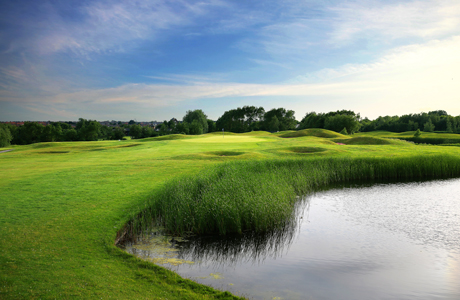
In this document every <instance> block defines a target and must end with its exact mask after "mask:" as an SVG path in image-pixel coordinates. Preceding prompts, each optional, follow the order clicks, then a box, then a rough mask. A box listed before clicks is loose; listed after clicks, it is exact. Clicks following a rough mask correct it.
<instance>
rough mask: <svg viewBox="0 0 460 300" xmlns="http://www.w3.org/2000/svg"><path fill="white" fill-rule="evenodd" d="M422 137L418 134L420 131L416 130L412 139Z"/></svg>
mask: <svg viewBox="0 0 460 300" xmlns="http://www.w3.org/2000/svg"><path fill="white" fill-rule="evenodd" d="M421 135H422V133H421V132H420V129H418V128H417V130H416V131H415V133H414V137H416V138H418V137H420V136H421Z"/></svg>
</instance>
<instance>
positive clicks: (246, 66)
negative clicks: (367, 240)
mask: <svg viewBox="0 0 460 300" xmlns="http://www.w3.org/2000/svg"><path fill="white" fill-rule="evenodd" d="M245 105H253V106H263V107H264V108H265V110H266V111H268V110H270V109H273V108H279V107H284V108H286V109H289V110H293V111H295V117H296V119H297V120H301V119H302V118H303V117H304V116H305V114H306V113H308V112H312V111H315V112H329V111H336V110H341V109H347V110H354V111H355V112H357V113H360V114H361V116H362V117H368V118H370V119H375V118H377V117H378V116H384V115H392V116H393V115H403V114H410V113H420V112H428V111H431V110H445V111H447V112H448V113H449V114H451V115H454V116H457V115H460V1H452V0H425V1H405V0H399V1H394V0H382V1H379V0H360V1H343V0H342V1H336V0H303V1H300V0H284V1H278V0H276V1H271V0H261V1H259V0H253V1H243V0H234V1H226V0H198V1H186V0H177V1H176V0H165V1H161V0H145V1H136V0H131V1H117V0H113V1H105V0H103V1H88V0H78V1H73V0H54V1H42V0H31V1H27V0H18V1H1V2H0V121H39V120H40V121H47V120H51V121H60V120H61V121H70V120H78V118H85V119H96V120H99V121H103V120H123V121H129V120H136V121H155V120H157V121H163V120H169V119H171V118H173V117H174V118H177V119H182V117H183V116H184V115H185V113H186V111H188V110H194V109H202V110H203V111H204V112H205V114H206V115H207V116H208V117H209V118H210V119H214V120H217V119H218V118H219V117H220V116H221V115H222V114H223V113H224V112H225V111H227V110H230V109H235V108H237V107H242V106H245Z"/></svg>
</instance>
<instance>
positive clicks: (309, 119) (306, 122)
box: [298, 111, 326, 129]
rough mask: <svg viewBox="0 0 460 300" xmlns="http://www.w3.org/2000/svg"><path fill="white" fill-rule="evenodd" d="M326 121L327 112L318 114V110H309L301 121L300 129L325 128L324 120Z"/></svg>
mask: <svg viewBox="0 0 460 300" xmlns="http://www.w3.org/2000/svg"><path fill="white" fill-rule="evenodd" d="M325 121H326V115H325V114H322V113H320V114H317V113H316V112H314V111H313V112H309V113H307V114H306V115H305V117H303V119H302V120H301V121H300V124H299V127H298V129H307V128H324V122H325Z"/></svg>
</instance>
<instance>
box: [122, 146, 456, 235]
mask: <svg viewBox="0 0 460 300" xmlns="http://www.w3.org/2000/svg"><path fill="white" fill-rule="evenodd" d="M455 176H460V158H458V157H454V156H449V155H430V156H411V157H397V158H344V157H332V158H313V159H302V158H294V159H292V158H289V159H276V160H257V161H231V162H228V163H225V164H222V165H219V166H217V167H215V168H214V169H211V170H208V171H206V172H203V173H200V174H197V175H196V176H194V177H183V178H178V179H174V180H172V181H169V182H168V183H167V184H166V185H165V186H164V187H163V188H162V189H161V191H160V192H158V193H156V194H155V195H153V196H152V197H151V198H150V199H149V200H148V202H147V203H146V206H145V209H144V210H143V211H142V212H141V213H139V214H138V215H136V217H135V218H134V219H133V221H132V222H131V223H130V225H129V227H130V228H131V229H130V232H132V233H139V232H142V231H144V230H148V229H149V228H151V227H152V226H158V225H161V226H163V227H164V228H165V229H166V230H167V231H168V232H170V233H173V234H186V233H195V234H220V235H225V234H228V233H235V232H237V233H241V232H243V231H255V232H265V231H267V230H273V229H275V228H282V227H283V226H285V225H286V224H287V222H289V221H290V220H291V218H292V216H293V213H294V207H295V203H296V201H297V196H298V195H305V194H308V193H310V192H313V191H315V190H317V189H318V188H320V187H322V186H326V185H328V184H332V183H338V182H347V181H356V180H385V179H391V180H394V179H396V180H398V179H401V180H402V179H426V178H446V177H455Z"/></svg>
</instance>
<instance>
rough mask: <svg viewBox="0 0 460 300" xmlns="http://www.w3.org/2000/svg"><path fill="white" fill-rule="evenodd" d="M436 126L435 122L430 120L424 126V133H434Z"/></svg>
mask: <svg viewBox="0 0 460 300" xmlns="http://www.w3.org/2000/svg"><path fill="white" fill-rule="evenodd" d="M434 128H435V126H434V124H433V122H431V119H428V122H426V123H425V125H424V126H423V131H425V132H433V131H434Z"/></svg>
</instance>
